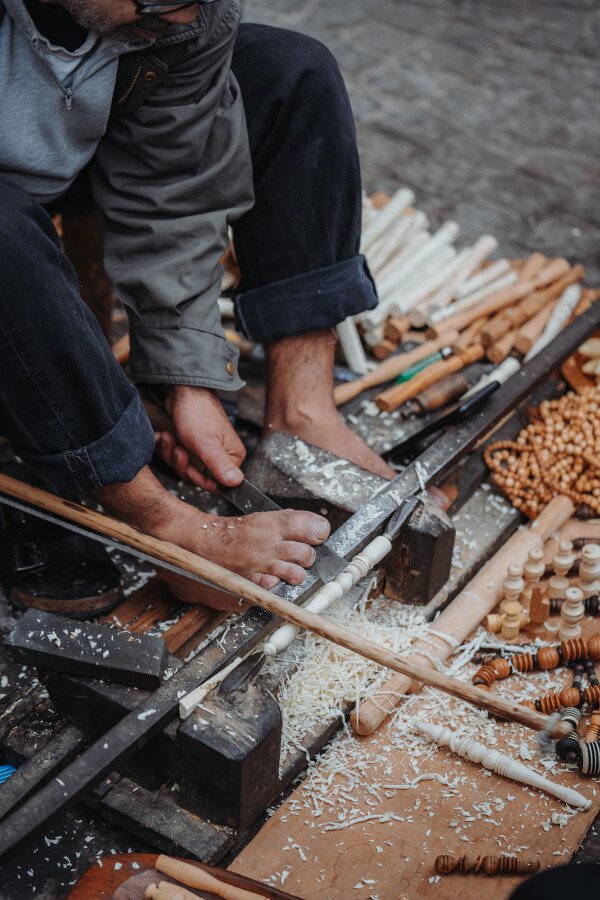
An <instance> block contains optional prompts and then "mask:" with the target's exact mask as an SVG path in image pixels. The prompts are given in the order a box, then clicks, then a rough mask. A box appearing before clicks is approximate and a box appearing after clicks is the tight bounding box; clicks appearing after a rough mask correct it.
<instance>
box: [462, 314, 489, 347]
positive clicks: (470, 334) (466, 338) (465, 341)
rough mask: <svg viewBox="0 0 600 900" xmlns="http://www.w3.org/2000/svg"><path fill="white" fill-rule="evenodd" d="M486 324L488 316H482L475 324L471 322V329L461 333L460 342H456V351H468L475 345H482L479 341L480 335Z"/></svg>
mask: <svg viewBox="0 0 600 900" xmlns="http://www.w3.org/2000/svg"><path fill="white" fill-rule="evenodd" d="M486 322H487V316H482V317H481V318H480V319H475V321H474V322H471V324H470V325H469V327H468V328H465V330H464V331H462V332H461V334H460V336H459V338H458V340H457V341H455V343H454V346H455V347H456V349H457V350H467V349H468V348H469V347H471V346H472V345H473V344H475V343H477V344H481V343H482V342H481V341H480V340H479V339H478V335H479V332H480V331H481V329H482V328H483V326H484V325H485V323H486ZM476 338H477V340H476Z"/></svg>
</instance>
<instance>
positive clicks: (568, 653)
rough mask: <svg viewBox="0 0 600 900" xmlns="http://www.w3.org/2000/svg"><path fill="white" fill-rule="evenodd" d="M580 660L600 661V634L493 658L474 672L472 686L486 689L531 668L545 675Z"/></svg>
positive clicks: (529, 670) (530, 670) (531, 670)
mask: <svg viewBox="0 0 600 900" xmlns="http://www.w3.org/2000/svg"><path fill="white" fill-rule="evenodd" d="M584 659H590V660H600V633H598V634H594V635H593V636H592V637H591V638H589V640H587V641H586V640H584V639H583V638H576V639H575V640H571V641H561V642H560V644H556V645H553V646H551V647H540V649H539V650H537V651H536V652H534V653H514V654H513V655H512V656H510V657H508V658H506V657H504V656H497V657H496V658H495V659H493V660H491V661H490V662H488V663H486V664H485V665H484V666H482V667H481V668H480V669H478V670H477V672H475V675H474V676H473V684H478V685H483V687H487V688H489V687H491V686H492V684H493V683H494V682H495V681H502V680H503V679H504V678H507V677H508V676H509V675H511V674H513V673H515V672H522V673H528V672H533V671H534V670H535V669H539V670H541V671H542V672H545V671H547V670H548V669H556V668H557V667H558V666H567V665H569V663H572V662H576V661H578V660H584ZM565 705H567V706H568V705H570V704H565Z"/></svg>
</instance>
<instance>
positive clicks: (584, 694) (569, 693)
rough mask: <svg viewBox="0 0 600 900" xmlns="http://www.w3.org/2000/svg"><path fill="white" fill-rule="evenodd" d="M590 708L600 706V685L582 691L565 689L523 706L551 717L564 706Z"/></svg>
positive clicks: (590, 686) (571, 688)
mask: <svg viewBox="0 0 600 900" xmlns="http://www.w3.org/2000/svg"><path fill="white" fill-rule="evenodd" d="M584 703H587V704H589V705H590V706H593V705H596V704H600V685H589V686H588V687H586V688H583V689H582V690H578V689H577V688H574V687H568V688H564V690H562V691H560V692H558V693H554V692H553V693H550V694H544V695H543V696H542V697H538V698H537V699H536V700H526V701H525V702H524V703H523V706H526V707H528V709H537V711H538V712H541V713H545V714H546V715H550V714H551V713H553V712H558V711H559V710H560V709H561V708H562V707H563V706H576V707H578V706H583V704H584Z"/></svg>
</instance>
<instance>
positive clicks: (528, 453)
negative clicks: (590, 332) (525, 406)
mask: <svg viewBox="0 0 600 900" xmlns="http://www.w3.org/2000/svg"><path fill="white" fill-rule="evenodd" d="M599 401H600V393H599V392H598V389H597V388H596V387H584V388H582V389H581V390H580V391H579V392H578V393H574V392H570V393H567V394H565V395H564V396H563V397H560V398H559V399H557V400H545V401H544V402H543V403H541V404H540V407H539V410H538V412H537V416H536V420H535V421H533V422H531V424H530V425H528V426H527V427H526V428H524V429H523V430H522V431H521V433H520V434H519V436H518V438H517V440H516V441H497V442H496V443H494V444H490V446H489V447H487V448H486V449H485V451H484V459H485V462H486V464H487V465H488V467H489V468H490V469H491V471H492V479H493V481H494V483H495V484H496V485H497V486H498V487H499V488H500V490H501V491H502V492H503V493H504V494H505V495H506V496H507V497H508V498H509V500H510V501H511V503H512V504H513V506H515V507H516V508H517V509H520V510H521V511H522V512H524V513H525V514H526V515H527V516H529V518H531V519H534V518H535V517H536V516H537V515H538V513H539V512H540V511H541V510H542V509H543V507H544V506H545V505H546V504H547V503H548V501H549V500H551V499H552V498H553V497H555V496H557V495H558V494H562V495H564V496H567V497H569V498H570V499H571V500H573V502H574V503H575V504H576V505H580V504H585V505H586V506H588V507H590V508H591V509H592V510H593V511H594V512H595V513H596V514H600V469H599V467H598V464H597V460H598V457H599V455H600V415H599V414H598V413H599V410H600V402H599Z"/></svg>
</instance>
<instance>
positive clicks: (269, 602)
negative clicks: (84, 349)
mask: <svg viewBox="0 0 600 900" xmlns="http://www.w3.org/2000/svg"><path fill="white" fill-rule="evenodd" d="M0 493H4V494H7V495H8V496H9V497H15V498H17V499H19V500H24V501H25V502H27V503H30V504H33V505H34V506H37V507H39V508H41V509H45V510H48V511H49V512H53V513H55V514H57V515H59V516H62V517H63V518H64V519H68V520H69V521H72V522H78V523H80V524H81V525H84V526H85V527H86V528H90V529H92V530H94V531H97V532H99V533H100V534H106V535H108V536H109V537H114V538H116V539H117V540H119V541H122V542H123V543H125V544H128V545H129V546H131V547H134V548H136V549H138V550H141V551H142V552H144V553H146V554H149V555H151V556H153V557H154V558H156V559H159V560H160V561H161V562H165V563H170V564H172V565H175V566H177V567H178V568H179V569H185V571H186V572H187V573H188V574H191V575H195V576H196V577H200V578H202V579H206V580H207V581H209V582H211V583H212V584H214V585H217V586H218V587H220V588H222V589H223V590H225V591H228V592H229V593H231V594H233V595H234V596H237V597H241V598H242V599H244V600H248V601H250V602H251V603H254V604H256V605H257V606H260V607H261V608H262V609H266V610H267V611H268V612H270V613H273V614H274V615H276V616H279V617H280V618H282V619H284V621H286V622H292V623H293V624H294V625H299V626H300V627H301V628H305V629H307V630H308V631H312V632H313V633H314V634H318V635H319V636H320V637H323V638H326V639H327V640H330V641H332V642H333V643H335V644H339V645H340V646H342V647H346V649H347V650H352V651H353V652H354V653H358V654H359V656H364V657H365V658H366V659H370V660H372V661H373V662H376V663H378V664H379V665H382V666H387V667H388V668H390V669H392V670H393V671H395V672H400V673H401V674H403V675H408V676H409V677H410V678H411V679H415V680H417V681H422V682H423V683H424V684H429V685H431V686H432V687H437V688H439V689H440V690H441V691H444V692H445V693H448V694H451V695H452V696H454V697H459V698H460V699H461V700H466V701H468V702H471V703H474V704H476V705H477V706H480V707H481V708H482V709H488V710H489V711H490V712H492V713H494V715H498V716H501V717H503V718H505V719H507V720H509V721H514V722H519V723H520V724H521V725H525V726H527V727H529V728H533V729H536V730H538V731H542V730H546V729H547V728H548V717H547V716H544V715H542V714H541V713H538V712H536V711H535V710H530V709H527V708H526V707H523V706H521V705H520V704H518V703H513V702H510V701H506V700H503V699H502V698H500V697H498V696H496V695H490V694H489V693H487V692H486V691H484V690H481V689H479V688H476V687H474V686H473V685H470V684H466V683H465V682H462V681H458V679H456V678H450V677H449V676H447V675H442V674H441V673H439V672H436V671H432V670H431V669H430V668H428V666H426V665H423V664H418V663H410V662H407V661H406V659H405V658H404V657H402V656H400V655H399V654H398V653H394V652H393V651H391V650H388V648H387V647H379V646H378V645H377V644H375V643H373V642H372V641H369V640H366V639H365V638H363V637H361V636H360V635H357V634H355V633H354V631H352V630H351V629H350V628H346V627H344V626H342V625H338V624H336V623H335V622H328V621H326V620H324V619H323V618H322V617H321V616H319V615H316V614H315V613H311V612H308V611H307V610H305V609H303V608H302V607H299V606H295V605H294V604H293V603H290V602H289V601H288V600H284V599H282V598H281V597H277V596H276V595H275V594H272V593H269V591H266V590H265V589H264V588H261V587H259V586H258V585H256V584H253V583H252V582H251V581H248V579H246V578H243V577H242V576H241V575H237V574H235V573H234V572H230V571H229V570H228V569H225V568H223V566H219V565H218V564H217V563H214V562H211V561H210V560H207V559H204V558H203V557H201V556H198V555H196V554H195V553H191V552H190V551H189V550H184V549H182V548H181V547H178V546H177V545H176V544H172V543H170V542H168V541H161V540H159V539H158V538H155V537H152V536H150V535H146V534H143V533H142V532H141V531H138V530H137V529H135V528H132V527H131V526H129V525H126V524H125V523H123V522H120V521H119V520H118V519H114V518H112V517H111V516H106V515H103V514H102V513H99V512H96V511H95V510H92V509H88V508H87V507H85V506H81V505H80V504H78V503H73V502H71V501H68V500H65V499H63V498H62V497H58V496H56V495H55V494H50V493H48V492H47V491H43V490H40V489H39V488H35V487H32V486H31V485H29V484H25V483H24V482H20V481H17V480H16V479H15V478H11V477H10V476H8V475H1V474H0ZM561 724H562V727H561ZM569 731H570V727H567V726H565V723H558V724H557V725H556V727H555V728H554V729H553V732H552V733H553V734H554V735H556V736H563V734H566V733H568V732H569Z"/></svg>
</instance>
